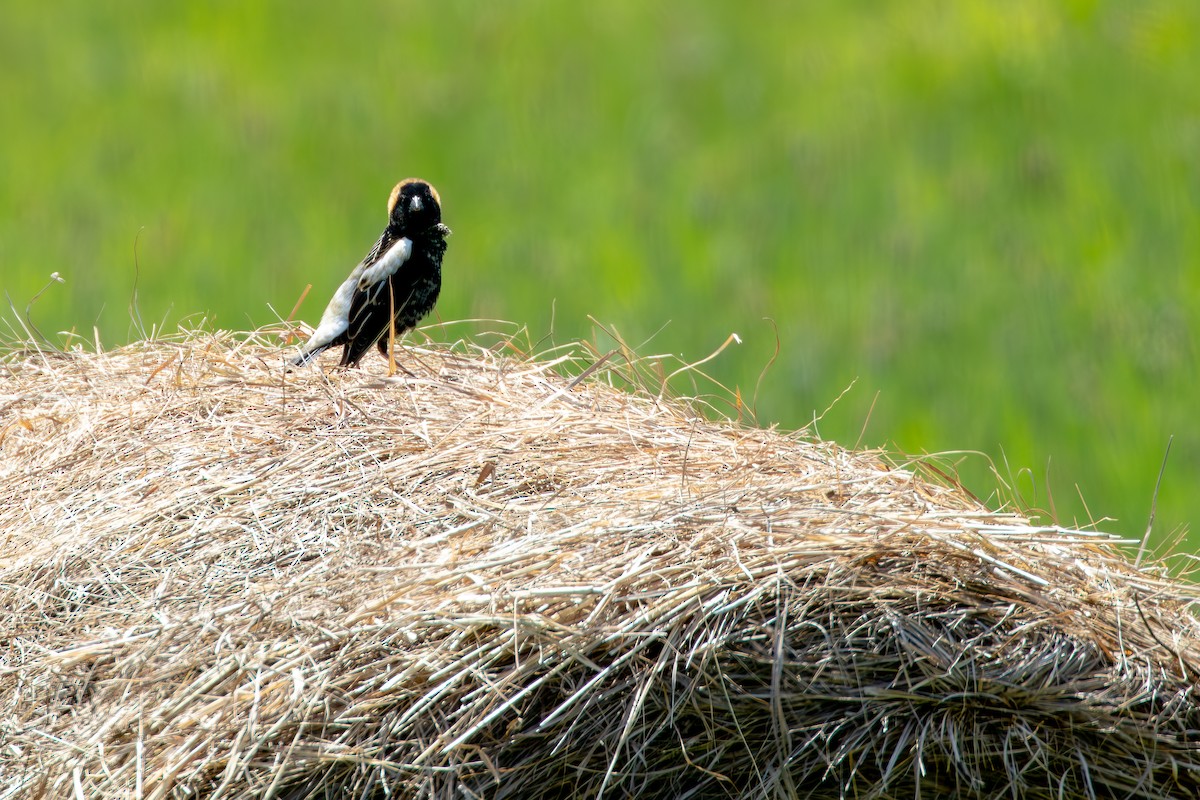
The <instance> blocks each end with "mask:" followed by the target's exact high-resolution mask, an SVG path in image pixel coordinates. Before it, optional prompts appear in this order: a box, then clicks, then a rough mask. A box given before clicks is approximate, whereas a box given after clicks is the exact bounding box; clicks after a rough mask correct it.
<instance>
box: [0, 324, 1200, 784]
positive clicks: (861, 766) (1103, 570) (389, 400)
mask: <svg viewBox="0 0 1200 800" xmlns="http://www.w3.org/2000/svg"><path fill="white" fill-rule="evenodd" d="M500 350H501V348H499V347H484V346H481V345H479V344H477V343H471V342H466V343H458V344H457V345H454V346H443V345H437V346H434V345H428V346H424V347H409V348H405V349H403V350H402V351H401V353H400V361H401V363H402V364H403V365H404V366H406V367H407V368H408V369H409V370H411V373H412V374H411V375H405V374H403V373H401V374H399V375H397V376H396V377H392V378H388V377H383V376H382V372H383V370H384V369H386V365H385V363H384V362H383V361H381V360H379V359H376V361H375V362H374V363H372V364H370V366H369V367H368V368H365V369H363V370H360V371H348V372H334V373H324V372H322V370H320V369H305V370H300V371H296V372H292V373H285V372H284V369H283V358H284V355H285V353H284V351H281V350H280V349H279V347H278V346H277V345H273V344H270V343H269V341H268V337H267V336H266V335H265V333H263V332H259V333H255V334H241V335H232V334H226V333H212V332H207V333H205V332H194V331H193V332H189V333H185V334H181V335H179V336H176V337H173V338H171V339H159V340H157V341H149V342H143V343H139V344H135V345H132V346H129V347H124V348H121V349H119V350H115V351H111V352H84V351H83V350H77V351H74V352H69V353H52V352H43V351H41V350H38V349H36V348H28V347H10V350H9V352H8V354H7V355H6V356H4V357H3V360H2V361H0V451H2V458H3V460H2V462H0V489H2V494H0V532H2V537H3V538H2V540H0V541H2V544H0V603H2V605H3V609H4V613H5V617H4V622H3V626H2V627H0V642H2V644H0V796H2V797H4V798H42V797H47V798H59V797H62V798H76V797H77V798H93V797H105V798H131V797H132V798H156V799H157V798H169V797H178V798H185V797H186V798H288V799H291V800H300V798H312V799H315V798H335V797H336V798H384V797H397V798H447V799H448V798H476V797H478V798H521V800H542V799H545V798H572V797H580V798H599V797H607V798H626V797H639V798H807V797H812V798H913V797H947V796H958V797H979V798H985V797H986V798H992V797H995V798H1001V797H1003V798H1085V797H1129V798H1165V797H1197V796H1200V713H1198V711H1197V705H1196V702H1195V699H1194V697H1193V689H1194V688H1195V687H1196V685H1197V684H1196V676H1197V670H1198V669H1200V652H1198V648H1197V633H1198V626H1197V622H1196V620H1195V619H1194V617H1193V616H1192V603H1193V602H1194V600H1195V591H1194V588H1193V587H1192V586H1188V585H1184V584H1182V583H1178V582H1175V581H1173V580H1172V579H1170V578H1168V577H1167V576H1166V575H1165V573H1164V572H1163V571H1162V570H1161V568H1155V569H1145V568H1143V569H1135V568H1134V566H1133V565H1132V564H1131V562H1130V560H1129V559H1128V558H1127V557H1126V555H1125V554H1124V553H1123V552H1121V551H1119V550H1117V549H1115V548H1114V546H1113V544H1112V541H1111V539H1110V538H1109V537H1105V536H1103V535H1100V534H1097V533H1091V532H1084V531H1075V530H1064V529H1060V528H1055V527H1038V526H1034V525H1031V524H1030V522H1029V521H1028V520H1027V519H1025V518H1024V517H1022V516H1020V515H1018V514H1015V513H1003V512H995V511H991V510H989V509H987V508H986V507H984V506H982V505H981V504H980V503H978V502H976V501H975V500H973V499H972V498H971V497H970V496H968V495H967V494H966V493H965V492H963V491H962V490H961V489H958V488H956V487H954V486H952V485H948V484H947V483H946V482H945V481H939V480H931V479H928V478H925V477H922V476H921V475H920V474H918V473H915V472H914V471H912V470H911V469H901V468H896V467H893V466H889V465H888V464H887V463H885V462H884V461H883V460H881V458H880V457H879V455H878V454H876V453H864V452H850V451H847V450H845V449H843V448H841V447H838V446H837V445H834V444H832V443H829V442H823V441H817V440H813V439H812V438H811V437H808V436H806V435H803V434H792V435H785V434H782V433H779V432H777V431H773V430H761V429H757V428H753V427H747V426H742V425H738V424H735V423H733V422H728V421H719V422H712V421H708V420H706V419H704V418H703V417H702V416H701V415H699V414H698V413H697V412H696V411H695V407H696V406H695V403H686V402H683V401H680V400H672V399H665V398H662V397H660V396H659V392H658V390H657V389H658V387H654V389H652V390H650V391H646V390H644V389H642V390H639V389H637V388H635V389H634V391H628V389H629V387H628V386H624V385H621V384H624V383H626V382H638V380H639V375H640V376H642V377H643V378H644V377H645V375H647V374H649V373H651V372H652V371H653V367H654V365H653V364H649V363H647V362H646V361H645V360H643V361H642V362H636V361H632V360H629V359H628V358H627V356H628V354H627V353H623V352H618V353H616V354H614V355H612V356H611V357H609V358H607V359H606V360H603V361H601V363H600V364H599V365H598V366H596V367H595V369H593V370H591V373H590V374H588V375H582V376H581V374H580V373H581V372H583V371H584V370H585V368H587V367H588V365H589V364H591V363H592V362H593V361H595V360H596V354H591V353H589V351H588V350H587V349H586V348H576V349H574V350H569V351H551V352H550V353H549V354H543V355H542V356H540V357H538V358H526V357H517V356H513V355H511V354H509V355H501V354H500ZM665 371H666V372H669V371H670V370H669V369H667V370H665ZM572 375H574V376H575V377H574V378H572V377H564V376H572Z"/></svg>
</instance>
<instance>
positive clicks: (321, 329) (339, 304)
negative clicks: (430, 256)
mask: <svg viewBox="0 0 1200 800" xmlns="http://www.w3.org/2000/svg"><path fill="white" fill-rule="evenodd" d="M411 255H412V239H409V238H408V237H407V236H404V237H401V238H400V239H399V240H397V241H396V243H395V244H394V245H392V246H391V247H390V248H389V249H388V251H387V252H386V253H384V254H383V255H382V256H380V257H379V258H377V259H376V260H375V261H374V262H373V263H370V264H368V263H367V262H365V261H364V262H362V263H360V264H359V265H358V266H357V267H355V268H354V271H353V272H351V273H350V277H348V278H346V280H344V281H342V285H341V286H339V287H338V290H337V291H336V292H334V293H333V299H332V300H330V301H329V305H327V306H326V307H325V313H324V314H322V315H321V322H320V324H318V325H317V329H316V330H315V331H313V335H312V336H311V337H310V338H309V340H308V342H307V343H306V344H305V345H304V349H303V351H302V352H304V353H311V352H313V351H314V350H320V349H321V348H323V347H326V346H328V345H329V343H330V342H332V341H333V340H334V339H336V338H338V337H339V336H341V335H342V334H343V333H345V332H346V331H347V330H349V328H350V304H351V303H352V302H353V301H354V293H355V292H356V291H363V290H365V289H367V288H368V287H369V286H372V285H376V286H378V285H382V283H383V281H386V280H387V279H388V278H390V277H392V276H393V275H395V274H396V271H397V270H399V269H400V267H402V266H403V265H404V262H406V261H408V257H409V256H411Z"/></svg>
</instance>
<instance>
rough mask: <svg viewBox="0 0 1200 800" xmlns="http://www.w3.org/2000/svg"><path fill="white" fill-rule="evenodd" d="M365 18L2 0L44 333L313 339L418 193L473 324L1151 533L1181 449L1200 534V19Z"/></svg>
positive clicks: (465, 11) (15, 226) (4, 127)
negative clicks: (688, 385) (572, 345)
mask: <svg viewBox="0 0 1200 800" xmlns="http://www.w3.org/2000/svg"><path fill="white" fill-rule="evenodd" d="M352 8H354V11H353V12H340V11H335V10H333V9H334V5H332V4H328V3H314V2H287V3H284V2H270V3H235V2H212V3H203V4H198V3H197V4H174V3H153V2H113V3H103V4H101V3H91V2H81V0H73V2H65V3H59V4H56V5H55V7H54V11H53V13H51V12H50V11H48V10H46V9H47V7H46V6H45V5H44V4H40V3H38V4H35V3H32V2H11V3H8V4H6V9H5V14H4V19H3V22H2V23H0V100H2V101H3V106H2V111H0V131H2V132H3V148H2V149H0V159H2V162H0V166H2V169H3V176H4V177H3V181H2V183H0V210H2V214H0V288H2V289H3V290H4V291H6V292H7V293H8V296H9V297H10V298H11V301H12V303H13V304H14V305H15V306H16V307H17V308H18V309H21V310H23V309H24V307H25V305H26V304H27V303H28V302H29V300H30V299H31V298H32V297H33V296H34V295H35V294H36V293H37V292H38V291H39V290H40V289H41V288H42V287H43V286H44V285H45V284H46V283H47V281H48V278H49V275H50V273H51V272H53V271H57V272H59V273H61V275H62V276H63V277H64V278H65V280H66V282H65V283H64V284H62V285H54V286H53V287H51V288H50V289H49V290H48V291H47V292H46V293H45V294H44V295H43V296H42V297H41V298H39V299H38V301H37V303H36V304H35V305H34V307H33V311H32V319H33V321H34V322H35V323H36V324H37V325H38V327H39V328H41V329H42V330H43V331H45V332H47V333H48V334H49V335H50V336H51V338H54V339H56V340H61V339H60V338H59V337H58V336H57V335H56V333H55V332H58V331H64V330H68V329H76V330H78V331H81V332H83V333H85V334H86V335H87V336H88V338H89V339H90V338H91V336H92V329H93V327H96V328H98V330H99V331H100V335H101V337H102V339H103V341H104V342H105V343H106V344H107V345H113V344H120V343H122V342H125V341H129V340H130V339H131V338H134V337H135V336H136V335H137V334H136V332H135V330H134V327H133V325H132V323H131V316H130V311H129V306H130V300H131V296H132V293H133V290H134V285H135V276H136V277H137V298H138V308H139V310H140V314H141V317H142V319H143V320H145V321H146V324H147V325H149V324H150V323H152V322H161V321H166V323H167V325H168V327H169V328H173V327H174V326H175V325H176V324H177V323H179V322H180V321H185V320H192V321H195V320H197V319H199V318H200V317H206V318H208V319H209V320H212V321H214V323H213V324H216V325H218V326H220V327H224V328H247V327H252V326H258V325H261V324H265V323H269V322H271V321H273V320H274V319H276V316H275V314H274V313H272V311H271V310H270V308H269V307H268V304H270V306H272V307H273V308H274V309H275V310H276V311H278V313H279V314H281V315H286V314H287V313H288V312H289V311H290V310H291V308H292V306H293V304H294V303H295V301H296V299H297V298H298V297H299V296H300V294H301V292H302V291H303V289H304V287H305V285H307V284H309V283H311V284H313V291H312V294H311V295H310V296H309V298H308V299H307V300H306V302H305V304H304V305H303V307H302V309H301V312H300V316H301V317H302V318H304V319H307V320H308V321H310V322H315V321H316V319H317V318H318V317H319V316H320V312H321V310H322V308H323V306H324V303H325V301H326V299H327V298H328V296H329V294H330V292H331V291H332V289H333V288H334V287H335V286H336V285H337V283H338V282H339V281H340V280H341V279H342V278H343V277H344V275H345V273H346V272H347V271H348V270H349V269H350V268H351V267H352V266H353V265H354V263H356V262H357V260H358V259H359V258H361V257H362V255H363V254H364V253H365V252H366V250H367V249H368V248H369V246H370V245H371V243H372V242H373V241H374V238H375V237H376V235H377V234H378V232H379V230H380V229H381V228H382V225H383V222H384V201H385V200H386V197H387V193H388V191H389V190H390V188H391V186H392V185H393V183H395V182H396V181H397V180H399V179H400V178H403V177H406V176H409V175H419V176H421V177H425V178H427V179H429V180H430V181H432V182H433V183H434V184H435V185H436V186H437V187H438V188H439V190H440V191H441V194H442V199H443V204H444V208H445V214H446V221H447V223H448V224H449V225H450V226H451V227H452V228H453V229H454V231H455V233H454V236H453V237H452V238H451V242H450V251H449V253H448V254H447V261H446V285H445V289H444V292H443V295H442V301H441V303H440V305H439V308H438V316H439V318H440V319H441V320H446V321H449V320H457V319H463V318H474V317H479V318H495V319H504V320H512V321H514V322H517V323H521V324H525V325H527V326H528V328H529V331H530V334H531V337H532V338H533V339H538V338H539V337H541V336H543V335H545V334H548V333H550V332H551V326H552V325H553V338H554V340H555V341H558V342H565V341H569V340H571V339H574V338H579V337H588V338H590V337H592V336H593V326H592V324H591V323H590V322H589V321H588V315H591V316H593V317H595V318H596V319H598V320H600V321H602V322H603V323H605V324H607V325H612V326H615V328H616V329H617V330H619V331H620V332H621V334H622V335H623V336H624V338H625V339H626V340H627V341H629V342H631V343H635V344H640V343H642V342H644V341H645V340H647V339H649V340H650V341H649V342H648V343H646V344H644V346H642V347H641V348H640V349H641V351H642V352H644V353H676V354H679V355H681V356H683V357H684V358H686V359H689V360H695V359H699V358H702V357H704V356H706V355H708V354H709V353H710V352H711V351H712V350H714V349H715V348H716V347H718V346H719V345H720V343H721V342H722V341H724V340H725V339H726V337H727V336H728V334H730V333H731V332H737V333H738V334H740V336H741V337H742V344H741V345H739V346H737V347H733V348H731V349H729V350H727V351H725V353H723V354H722V355H721V356H720V357H719V358H718V359H717V360H715V361H714V362H712V363H710V364H709V365H707V368H709V369H710V371H711V372H712V373H713V374H714V375H715V376H716V377H717V378H719V379H720V380H721V381H723V382H724V383H726V384H727V385H728V386H730V387H734V386H737V387H740V389H741V392H742V393H743V395H744V396H745V397H746V398H747V400H748V401H753V402H754V403H755V405H756V408H757V413H758V418H759V420H760V421H761V422H762V423H764V424H769V423H773V422H777V423H779V424H781V425H782V426H784V427H787V428H795V427H799V426H802V425H804V424H806V423H808V422H809V421H811V420H812V419H813V417H814V414H820V413H821V412H823V411H824V410H825V409H826V408H827V407H828V406H830V404H832V403H834V401H835V400H836V399H837V398H838V396H839V395H840V394H841V393H842V391H843V390H844V389H846V387H847V386H849V385H850V384H851V383H852V382H853V383H854V386H853V388H852V389H851V390H850V391H849V392H847V393H846V394H845V396H844V397H842V398H841V399H840V401H838V402H837V403H836V405H835V406H834V407H833V408H832V409H831V410H830V411H829V412H828V413H826V414H825V416H824V417H823V418H822V419H821V421H820V422H819V424H818V428H819V431H820V433H821V435H822V436H824V437H826V438H833V439H836V440H838V441H841V442H842V443H844V444H847V445H853V444H855V443H856V442H861V444H863V445H884V446H887V447H890V448H896V449H899V450H901V451H904V452H907V453H913V454H921V453H933V452H941V451H956V452H957V451H976V452H978V453H981V454H983V455H953V456H948V457H947V458H946V459H945V460H946V461H947V462H949V463H952V464H956V465H957V466H958V468H959V469H960V471H961V474H962V477H963V480H964V482H965V483H966V485H967V486H968V487H969V488H971V489H972V490H973V491H975V492H976V493H977V494H980V495H981V496H984V497H988V496H992V495H994V494H995V493H996V490H997V481H996V479H995V478H994V477H992V475H991V472H990V470H991V464H992V463H994V464H995V465H996V467H997V469H998V471H999V473H1000V475H1001V477H1002V478H1003V480H1004V481H1005V482H1006V483H1008V484H1009V486H1010V488H1011V491H1012V492H1014V493H1015V494H1016V495H1017V496H1018V497H1019V499H1020V501H1021V502H1023V503H1025V504H1028V505H1030V506H1033V507H1035V508H1038V509H1042V510H1043V511H1044V512H1045V514H1046V518H1050V517H1054V518H1056V519H1057V520H1058V521H1059V522H1061V523H1063V524H1087V523H1088V522H1089V520H1090V519H1100V518H1103V517H1110V518H1114V519H1113V520H1112V521H1108V522H1104V523H1102V525H1101V526H1102V527H1103V528H1105V529H1107V530H1111V531H1114V532H1118V533H1122V534H1126V535H1129V536H1131V537H1139V536H1140V535H1141V534H1142V531H1143V530H1144V529H1145V527H1146V521H1147V517H1148V514H1149V511H1150V504H1151V497H1152V495H1153V492H1154V486H1155V480H1156V478H1157V475H1158V471H1159V465H1160V462H1161V460H1162V457H1163V452H1164V449H1165V448H1166V446H1167V441H1168V438H1169V437H1170V436H1171V435H1174V436H1175V440H1174V446H1173V449H1172V452H1171V456H1170V460H1169V462H1168V465H1167V470H1166V473H1165V476H1164V478H1163V483H1162V490H1161V493H1160V495H1159V498H1158V517H1157V522H1156V525H1155V535H1154V543H1155V545H1156V546H1158V547H1164V546H1167V545H1169V544H1170V543H1172V542H1173V541H1174V540H1175V539H1176V538H1177V536H1178V534H1179V532H1180V531H1181V530H1183V529H1185V528H1187V527H1188V526H1190V527H1191V528H1192V529H1195V528H1196V525H1195V520H1196V516H1197V511H1198V510H1200V504H1198V503H1197V500H1196V497H1195V495H1194V490H1195V488H1196V487H1197V486H1198V485H1200V430H1198V426H1197V422H1196V416H1197V407H1198V406H1200V372H1198V369H1197V367H1198V365H1200V362H1198V359H1197V350H1198V347H1197V314H1198V312H1200V92H1197V89H1196V86H1197V77H1196V76H1200V4H1197V3H1192V2H1182V0H1181V1H1180V2H1153V1H1151V2H1142V3H1137V4H1131V3H1123V2H1115V1H1114V2H1089V1H1088V0H1072V1H1071V2H1057V3H1054V2H1007V3H993V2H969V1H966V2H959V3H954V4H946V3H938V2H911V1H910V2H813V3H798V2H763V3H758V4H734V3H718V2H709V3H699V2H681V1H680V0H673V1H672V2H659V3H644V2H623V1H622V2H607V3H555V2H548V1H547V2H537V1H536V0H528V1H522V2H508V3H495V4H484V3H476V2H464V1H463V0H451V2H440V3H397V2H373V3H359V4H355V5H353V6H352ZM135 244H136V259H135ZM135 264H136V266H137V269H136V271H135ZM4 315H5V318H6V319H7V320H8V322H9V324H10V325H11V324H12V320H13V314H12V312H11V311H8V310H7V309H6V310H5V312H4ZM664 326H665V327H664ZM483 327H488V326H483V325H478V326H469V325H464V326H448V327H446V328H445V329H434V330H431V331H430V335H431V336H434V337H435V338H447V339H454V338H458V337H459V336H462V335H464V334H466V333H469V332H470V331H471V330H477V329H481V328H483ZM491 327H494V326H491ZM777 336H778V345H779V356H778V359H777V360H776V361H775V363H774V364H773V366H772V367H771V369H770V370H769V372H768V373H767V374H766V377H765V378H763V380H762V383H761V388H760V390H759V391H758V394H757V397H755V387H756V385H758V381H759V376H760V373H761V372H762V371H763V369H764V367H765V366H766V365H767V363H768V362H769V361H770V360H771V357H772V354H773V353H774V351H775V348H776V344H777ZM367 363H371V362H370V361H368V362H367ZM681 388H683V387H681ZM1003 496H1005V493H1003V492H1002V493H1000V494H996V496H995V497H993V500H992V502H993V503H998V502H1000V501H1001V499H1002V497H1003ZM1081 498H1082V499H1081ZM1084 501H1086V504H1085V502H1084ZM1197 537H1200V533H1195V532H1193V533H1192V535H1191V536H1190V537H1189V538H1188V540H1186V541H1185V542H1184V543H1183V544H1181V545H1178V547H1179V548H1180V549H1183V550H1185V551H1195V550H1196V548H1197V545H1198V544H1200V538H1197Z"/></svg>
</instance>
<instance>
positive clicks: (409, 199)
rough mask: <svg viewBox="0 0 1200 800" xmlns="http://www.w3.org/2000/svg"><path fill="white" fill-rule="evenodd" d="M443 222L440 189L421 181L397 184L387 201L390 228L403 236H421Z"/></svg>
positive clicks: (411, 180)
mask: <svg viewBox="0 0 1200 800" xmlns="http://www.w3.org/2000/svg"><path fill="white" fill-rule="evenodd" d="M441 221H442V204H441V200H440V198H438V193H437V189H434V188H433V187H432V186H430V185H429V184H428V183H427V182H425V181H423V180H421V179H420V178H407V179H405V180H402V181H400V182H399V183H397V184H396V188H395V189H392V196H391V197H389V198H388V226H389V227H390V228H392V230H393V231H394V232H395V233H396V234H398V235H400V236H412V235H414V234H419V233H422V232H424V231H427V230H429V229H430V228H432V227H434V226H435V225H438V224H439V223H441Z"/></svg>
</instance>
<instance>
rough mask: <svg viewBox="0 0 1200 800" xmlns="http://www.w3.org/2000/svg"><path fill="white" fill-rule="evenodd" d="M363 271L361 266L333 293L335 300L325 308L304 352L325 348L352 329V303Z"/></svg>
mask: <svg viewBox="0 0 1200 800" xmlns="http://www.w3.org/2000/svg"><path fill="white" fill-rule="evenodd" d="M361 271H362V264H359V265H358V266H357V267H355V268H354V271H353V272H351V273H350V277H349V278H346V280H344V281H342V285H341V286H339V287H338V290H337V291H336V292H334V293H333V299H332V300H330V301H329V305H327V306H325V313H324V314H322V315H321V322H320V324H319V325H317V329H316V330H315V331H313V335H312V336H311V337H309V340H308V343H307V344H305V345H304V352H306V353H311V352H312V351H313V350H319V349H320V348H322V347H325V346H326V345H328V344H329V343H330V342H332V341H333V340H334V339H336V338H337V337H339V336H341V335H342V334H343V333H345V332H346V329H347V328H349V327H350V301H351V300H353V299H354V290H355V289H356V288H357V287H358V276H359V273H360V272H361Z"/></svg>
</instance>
